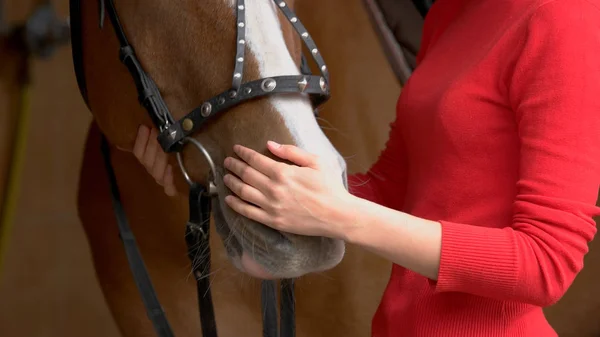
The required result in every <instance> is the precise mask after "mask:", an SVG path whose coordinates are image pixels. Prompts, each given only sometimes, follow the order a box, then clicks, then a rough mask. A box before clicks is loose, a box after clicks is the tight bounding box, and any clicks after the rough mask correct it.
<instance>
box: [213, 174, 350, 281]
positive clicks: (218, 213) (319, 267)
mask: <svg viewBox="0 0 600 337" xmlns="http://www.w3.org/2000/svg"><path fill="white" fill-rule="evenodd" d="M217 170H218V173H217V174H216V175H215V177H214V178H215V183H216V185H217V188H218V197H216V198H214V199H213V207H212V208H213V214H214V221H215V228H216V231H217V233H218V234H219V236H220V238H221V240H222V242H223V245H224V246H225V249H226V251H227V255H228V257H229V259H230V260H231V262H232V263H233V265H234V266H235V267H236V268H237V269H239V270H240V271H242V272H244V273H246V274H248V275H250V276H253V277H256V278H259V279H278V278H293V277H299V276H302V275H305V274H308V273H312V272H322V271H325V270H328V269H331V268H333V267H335V266H336V265H337V264H338V263H339V262H341V260H342V258H343V256H344V253H345V244H344V242H343V241H342V240H335V239H331V238H325V237H309V236H302V235H296V234H290V233H284V232H280V231H277V230H275V229H273V228H271V227H268V226H266V225H264V224H261V223H258V222H256V221H253V220H251V219H248V218H245V217H243V216H241V215H239V214H238V213H236V212H235V211H233V210H232V209H230V208H229V206H228V205H227V204H226V203H225V201H224V198H225V196H227V195H229V194H231V193H232V192H231V191H230V190H228V189H227V188H226V187H225V185H224V184H223V181H222V177H223V172H222V168H218V169H217Z"/></svg>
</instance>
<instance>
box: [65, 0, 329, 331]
mask: <svg viewBox="0 0 600 337" xmlns="http://www.w3.org/2000/svg"><path fill="white" fill-rule="evenodd" d="M80 1H81V0H70V11H71V36H72V47H73V62H74V66H75V74H76V77H77V82H78V85H79V90H80V92H81V94H82V96H83V98H84V100H85V102H86V104H87V105H88V108H89V103H88V98H87V89H86V84H85V78H84V73H83V69H82V68H83V64H82V63H83V60H82V57H81V52H82V51H81V37H82V36H81V15H80ZM274 3H275V5H276V6H277V7H278V8H279V9H280V10H281V12H282V13H283V14H284V15H285V17H286V18H287V19H288V21H289V22H290V23H291V24H292V26H293V27H294V29H295V30H296V32H297V33H298V34H299V35H300V37H301V40H302V41H303V42H304V44H305V45H306V46H307V47H308V49H309V50H310V54H311V56H312V58H313V60H314V61H315V63H316V64H317V66H318V68H319V71H320V73H321V76H315V75H312V73H311V71H310V68H309V67H308V64H307V60H306V58H305V57H304V55H302V66H301V74H300V75H282V76H275V77H269V78H262V79H258V80H254V81H250V82H246V83H242V80H243V78H242V77H243V73H244V71H243V70H244V60H245V50H246V48H245V47H246V16H245V11H246V7H245V2H244V0H237V5H236V13H237V20H236V26H237V38H236V46H237V47H236V55H235V60H234V62H235V67H234V72H233V75H232V85H231V88H230V89H229V90H226V91H224V92H222V93H220V94H218V95H216V96H214V97H211V98H209V99H208V100H206V101H204V102H202V104H201V105H200V106H198V107H196V108H195V109H193V110H192V111H191V112H190V113H188V114H187V115H185V116H184V117H183V118H181V119H180V120H177V121H176V120H175V119H174V118H173V115H172V114H171V112H170V111H169V109H168V107H167V105H166V103H165V102H164V100H163V98H162V97H161V94H160V91H159V90H158V88H157V86H156V84H155V83H154V81H153V80H152V78H151V77H150V76H149V75H148V74H147V73H146V72H145V71H144V69H143V68H142V66H141V64H140V62H139V60H138V58H137V56H136V54H135V50H134V48H133V46H131V45H130V44H129V42H128V40H127V37H126V36H125V32H124V30H123V27H122V26H121V23H120V21H119V17H118V15H117V10H116V8H115V6H114V2H113V0H99V14H100V28H101V29H102V28H103V25H104V21H105V13H107V14H108V17H109V19H110V22H111V23H112V27H113V30H114V32H115V34H116V36H117V38H118V40H119V44H120V48H119V58H120V60H121V62H122V63H123V64H124V65H125V66H126V67H127V69H128V70H129V73H130V75H131V77H132V79H133V81H134V83H135V86H136V89H137V92H138V100H139V103H140V104H141V105H142V106H143V107H144V108H145V109H146V110H147V112H148V114H149V115H150V118H151V119H152V122H153V123H154V125H155V126H156V128H157V129H158V130H159V132H160V133H159V136H158V141H159V143H160V145H161V147H162V149H163V151H165V152H167V153H173V152H174V153H176V156H177V161H178V163H179V167H180V169H181V171H182V174H183V176H184V178H185V179H186V181H187V182H188V183H189V185H190V193H189V212H190V214H189V221H188V223H187V225H186V231H185V239H186V243H187V246H188V256H189V258H190V260H191V261H192V268H193V272H194V275H195V277H196V281H197V291H198V294H197V296H198V302H199V309H200V321H201V327H202V336H203V337H217V329H216V321H215V316H214V308H213V303H212V296H211V292H210V285H209V283H210V282H209V276H208V275H209V273H210V245H209V230H210V228H209V224H210V212H211V203H212V199H213V198H214V197H215V196H216V194H217V192H216V186H215V184H214V182H213V180H212V178H211V174H212V175H213V176H214V174H215V173H216V171H215V165H214V162H213V160H212V158H211V156H210V154H209V152H208V151H207V150H206V149H205V148H204V146H203V145H202V144H201V143H200V142H199V141H198V140H196V139H195V138H192V137H191V136H192V135H193V134H194V133H196V132H198V131H199V130H200V129H201V127H202V126H203V125H204V124H205V123H206V122H207V121H208V120H210V119H211V118H213V117H215V116H217V115H219V114H221V113H222V112H224V111H227V110H228V109H230V108H232V107H234V106H237V105H239V104H241V103H244V102H247V101H249V100H251V99H255V98H259V97H263V96H266V95H272V94H278V93H304V94H308V95H309V97H310V99H311V101H312V103H313V107H314V108H315V114H316V111H317V110H316V108H318V107H319V106H320V105H321V104H323V103H324V102H326V101H327V100H328V99H329V97H330V90H329V72H328V70H327V67H326V65H325V62H324V60H323V57H322V56H321V55H320V53H319V51H318V49H317V47H316V45H315V43H314V41H313V40H312V38H311V36H310V35H309V33H308V32H307V31H306V28H305V27H304V25H302V23H301V22H300V20H298V18H297V17H296V15H295V14H294V12H293V11H292V10H291V9H290V8H289V7H288V6H287V4H286V2H285V1H281V0H274ZM188 143H191V144H192V145H193V146H195V147H196V148H197V149H198V150H199V151H200V152H201V153H202V154H203V155H204V157H205V159H206V160H207V162H208V164H209V167H210V172H209V177H208V179H207V182H208V183H207V186H203V185H201V184H199V183H197V182H194V181H193V180H192V178H191V177H190V175H189V174H188V172H187V170H186V169H185V166H184V163H183V159H182V156H181V151H182V149H183V147H184V146H185V145H186V144H188ZM102 153H103V156H104V162H105V166H106V170H107V174H108V178H109V181H110V187H111V198H112V203H113V208H114V211H115V216H116V218H117V225H118V227H119V234H120V236H121V240H122V241H123V245H124V248H125V252H126V254H127V259H128V262H129V265H130V269H131V271H132V274H133V276H134V280H135V282H136V285H137V287H138V290H139V292H140V295H141V297H142V300H143V302H144V305H145V307H146V312H147V314H148V317H149V319H150V320H151V321H152V323H153V325H154V328H155V330H156V332H157V335H158V336H160V337H163V336H165V337H166V336H173V332H172V329H171V327H170V325H169V322H168V321H167V319H166V316H165V313H164V311H163V309H162V306H161V305H160V303H159V301H158V298H157V295H156V292H155V291H154V288H153V286H152V282H151V280H150V277H149V275H148V272H147V270H146V268H145V266H144V262H143V259H142V257H141V254H140V252H139V250H138V247H137V244H136V241H135V237H134V235H133V232H132V231H131V229H130V228H129V224H128V221H127V217H126V215H125V211H124V209H123V207H122V204H121V200H120V195H119V189H118V186H117V182H116V177H115V174H114V171H113V168H112V165H111V162H110V153H109V145H108V142H107V140H106V139H105V138H104V137H103V139H102ZM200 254H202V259H201V260H200V261H196V259H197V257H198V256H201V255H200ZM261 295H262V301H261V302H262V315H263V336H264V337H277V336H279V337H293V336H295V314H294V306H295V303H294V302H295V298H294V280H293V279H285V280H281V307H280V317H281V325H280V331H279V333H278V331H277V327H278V323H277V294H276V291H275V283H274V282H273V281H267V280H265V281H263V282H262V289H261Z"/></svg>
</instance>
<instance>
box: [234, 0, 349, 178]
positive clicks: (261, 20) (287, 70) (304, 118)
mask: <svg viewBox="0 0 600 337" xmlns="http://www.w3.org/2000/svg"><path fill="white" fill-rule="evenodd" d="M227 1H228V2H229V3H230V5H231V6H236V1H235V0H227ZM245 11H246V45H247V46H248V48H249V51H250V53H251V54H252V56H254V58H255V59H256V61H257V62H258V65H259V73H260V77H261V78H266V77H271V76H281V75H299V74H300V72H299V71H298V67H297V66H296V64H295V63H294V60H293V59H292V56H291V55H290V53H289V50H288V48H287V45H286V43H285V40H284V37H283V32H282V27H281V23H280V21H279V18H278V12H279V9H278V8H277V7H276V4H275V1H273V0H247V1H246V2H245ZM269 100H270V102H271V104H272V105H273V107H274V109H275V110H276V111H277V112H278V113H279V114H280V115H281V116H282V117H283V120H284V121H285V125H286V127H287V128H288V129H289V130H290V133H291V135H292V137H293V138H294V140H295V141H296V144H297V145H298V146H299V147H300V148H302V149H304V150H306V151H308V152H311V153H314V154H316V155H318V156H320V157H322V158H324V159H326V160H328V161H329V162H331V163H333V164H334V165H335V166H336V169H339V170H340V177H341V174H342V172H344V173H345V170H346V164H345V161H344V159H343V158H342V156H341V155H340V154H339V153H338V152H337V150H336V149H335V148H334V147H333V145H332V144H331V142H330V141H329V139H328V138H327V137H326V136H325V134H324V133H323V131H322V130H321V128H320V127H319V125H318V124H317V122H316V120H315V117H314V115H313V111H312V106H311V104H310V102H309V100H308V99H307V98H302V97H300V96H299V95H285V96H282V95H278V94H273V95H271V96H270V97H269Z"/></svg>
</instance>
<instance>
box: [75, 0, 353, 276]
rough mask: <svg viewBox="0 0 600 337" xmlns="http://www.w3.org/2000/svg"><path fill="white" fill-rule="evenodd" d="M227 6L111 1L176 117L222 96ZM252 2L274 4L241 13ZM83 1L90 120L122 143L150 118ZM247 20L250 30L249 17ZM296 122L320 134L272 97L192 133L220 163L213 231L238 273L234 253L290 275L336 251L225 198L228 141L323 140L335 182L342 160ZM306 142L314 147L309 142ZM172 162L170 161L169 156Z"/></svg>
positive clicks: (191, 168)
mask: <svg viewBox="0 0 600 337" xmlns="http://www.w3.org/2000/svg"><path fill="white" fill-rule="evenodd" d="M233 4H234V1H231V0H219V1H211V2H208V3H203V4H202V5H199V3H198V2H197V1H191V0H189V1H182V2H180V3H178V4H177V6H173V5H172V4H171V3H169V2H164V1H144V2H141V1H128V2H126V1H120V2H118V3H117V4H116V6H117V9H118V12H119V13H120V17H121V21H122V23H123V25H124V29H125V31H126V34H127V35H128V37H129V40H130V43H131V44H132V45H133V46H134V48H135V50H136V52H137V55H138V57H139V59H140V62H141V63H142V65H143V66H144V67H145V70H146V71H147V72H148V73H149V74H150V75H151V76H152V77H153V79H154V80H155V82H156V84H157V86H158V88H159V89H160V91H161V93H162V96H163V98H164V99H165V102H166V104H167V106H168V107H169V108H170V110H171V111H172V113H173V115H174V117H175V118H176V119H180V118H181V117H183V116H184V115H185V114H186V113H187V112H189V111H190V110H191V109H192V108H194V107H196V106H198V105H199V104H200V103H201V100H202V99H208V98H209V97H211V96H214V95H215V94H217V93H220V92H223V91H225V90H227V89H228V88H229V86H230V85H231V76H232V74H233V62H234V61H235V59H234V57H235V45H236V42H235V41H236V39H235V32H236V22H235V11H234V7H233ZM250 4H251V6H256V7H260V6H270V8H271V9H272V10H273V11H277V8H276V5H275V3H274V2H272V1H269V0H261V2H254V3H253V4H252V3H251V2H249V3H248V4H247V6H246V7H247V8H246V11H249V10H250V8H249V6H250ZM290 5H293V3H291V4H290ZM82 6H83V15H82V16H83V20H82V21H83V28H82V29H83V36H84V41H83V50H84V51H83V55H84V65H85V67H84V68H85V73H86V79H87V87H88V92H89V99H90V106H91V109H92V112H93V115H94V117H95V121H96V122H97V124H98V126H99V127H100V129H101V130H102V132H103V133H104V134H106V136H107V138H108V139H109V140H110V142H111V143H112V144H114V145H116V146H118V147H121V148H125V149H130V148H131V147H132V145H133V142H134V139H135V135H136V131H137V128H138V126H139V125H140V124H142V123H145V124H147V125H150V119H149V117H148V116H147V115H146V112H145V111H144V110H143V109H142V108H141V107H140V106H139V105H138V103H137V101H136V100H135V99H134V97H135V92H134V86H133V85H132V83H131V80H130V79H129V74H128V73H127V72H126V69H125V67H124V66H123V65H121V64H120V63H119V62H118V59H117V57H116V52H117V50H118V46H117V44H116V39H115V36H114V33H113V32H112V30H111V29H110V27H105V28H104V29H103V30H100V29H99V28H98V17H99V15H98V12H97V6H95V4H93V3H91V2H85V3H83V4H82ZM268 8H269V7H267V9H268ZM256 10H257V12H258V9H256ZM261 10H263V8H261ZM261 13H262V12H261ZM275 13H278V12H275ZM277 15H278V16H277V17H278V18H279V19H280V21H282V22H281V23H282V24H281V26H283V27H286V28H284V31H283V34H284V39H285V41H286V43H287V46H288V50H289V52H288V53H287V55H288V57H290V58H291V56H290V54H293V55H294V57H293V61H295V63H296V64H299V62H300V50H301V49H300V47H301V46H300V43H299V37H298V36H297V34H295V33H294V32H293V31H292V30H291V27H289V24H288V23H287V21H285V20H282V19H283V16H282V15H281V14H280V13H278V14H277ZM157 22H160V24H156V23H157ZM106 25H107V26H108V23H106ZM247 26H248V28H250V27H249V26H250V24H249V23H247ZM255 29H256V28H255ZM269 75H272V74H269ZM276 75H285V74H276ZM264 76H265V75H264V74H261V72H260V70H259V65H258V63H257V61H256V59H255V58H254V55H253V54H252V52H251V50H248V52H247V55H246V58H245V68H244V78H245V79H246V80H254V79H259V78H262V77H264ZM288 96H289V95H288ZM288 99H291V98H289V97H288ZM293 99H296V100H302V102H304V104H306V106H308V105H307V104H308V97H300V96H299V95H298V97H295V98H293ZM306 112H308V110H306V111H304V112H302V111H298V113H299V114H300V113H306ZM307 121H308V122H307ZM302 123H310V124H311V125H309V126H308V128H312V130H315V131H317V132H318V133H319V134H316V133H315V134H305V135H300V136H298V135H296V136H294V135H293V134H292V133H291V132H290V130H289V129H288V126H287V125H286V121H284V120H283V118H282V116H281V115H280V113H279V112H278V111H277V109H276V107H275V105H274V104H273V103H272V102H271V101H270V98H263V99H258V100H254V101H251V102H247V103H244V104H241V105H239V106H237V107H235V108H232V109H230V110H229V111H227V112H225V113H223V114H221V116H218V117H216V118H214V120H213V121H212V122H210V123H208V124H207V125H206V126H204V127H203V128H202V129H201V130H200V132H199V133H197V134H196V135H194V137H196V139H198V140H199V141H200V142H201V143H202V144H204V145H205V146H206V148H207V149H208V151H209V152H210V153H211V156H212V158H213V160H214V161H215V162H216V163H217V164H218V165H217V172H215V182H216V184H217V187H218V189H219V202H218V203H217V204H216V207H215V213H216V216H218V219H222V221H218V223H217V228H218V229H220V230H219V231H218V232H219V234H221V236H222V237H223V241H224V243H225V245H226V248H227V251H228V253H229V255H230V258H231V260H232V262H233V263H234V264H235V265H236V266H238V268H240V269H243V267H244V266H242V262H241V256H242V252H243V254H247V255H248V256H251V258H252V259H253V260H255V261H256V262H257V263H258V264H259V265H260V266H261V267H262V268H263V269H264V270H265V271H266V273H267V275H268V277H273V278H276V277H297V276H301V275H303V274H306V273H310V272H316V271H323V270H327V269H330V268H331V267H333V266H335V265H337V264H338V263H339V261H340V260H341V258H342V257H343V254H344V243H343V242H342V241H341V240H333V239H329V238H321V237H306V236H299V235H293V234H289V233H280V232H278V231H275V230H273V229H271V228H269V227H266V226H264V225H262V224H259V223H256V222H254V221H251V220H249V219H247V218H244V217H241V216H240V215H239V214H237V213H234V212H233V211H232V210H231V209H229V208H228V207H227V205H226V204H225V203H224V202H223V199H224V197H225V196H226V195H227V194H230V193H231V191H229V190H228V189H227V188H226V187H224V185H223V183H222V182H221V179H222V176H223V174H224V173H223V168H222V161H223V159H224V158H225V157H226V156H229V155H233V151H232V148H233V145H234V144H243V145H245V146H248V147H251V148H253V149H256V150H258V151H261V152H263V153H266V154H268V153H267V150H266V146H265V145H266V142H267V140H269V139H271V140H275V141H278V142H282V143H288V144H297V145H300V144H303V143H306V142H309V140H308V138H316V137H322V138H321V139H322V141H321V143H320V144H319V146H318V147H319V150H320V151H321V154H322V155H324V156H325V157H329V159H330V160H331V161H332V162H334V163H336V164H337V165H336V167H337V168H338V169H339V173H340V178H341V179H344V178H345V162H344V161H343V159H342V158H341V156H340V155H339V153H337V151H335V149H334V148H333V146H332V145H331V143H330V142H329V141H328V140H327V138H326V137H325V136H324V134H323V133H322V132H321V131H320V130H319V128H318V124H317V122H316V120H315V119H303V122H302ZM305 127H306V125H305ZM313 132H314V131H313ZM310 142H311V143H313V144H315V141H314V140H310ZM183 157H184V163H185V166H186V168H187V170H188V172H190V176H191V177H192V179H194V180H195V181H198V182H202V183H206V177H207V175H208V168H207V165H206V163H205V159H204V158H203V157H202V155H201V153H200V152H199V151H197V149H194V148H193V147H189V146H188V147H187V148H186V149H185V150H184V151H183ZM171 164H173V165H174V166H175V167H177V164H176V161H175V160H174V156H172V157H171ZM176 180H177V186H178V189H179V190H180V191H186V190H187V186H186V183H185V181H184V180H183V178H182V175H181V174H179V175H177V179H176Z"/></svg>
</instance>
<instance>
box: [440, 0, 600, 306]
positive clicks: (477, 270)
mask: <svg viewBox="0 0 600 337" xmlns="http://www.w3.org/2000/svg"><path fill="white" fill-rule="evenodd" d="M526 28H527V29H526V34H525V35H524V36H523V38H524V40H523V42H524V44H523V46H522V48H523V49H522V50H521V52H520V55H519V58H518V59H517V61H516V63H515V64H514V69H513V74H512V78H510V79H509V80H508V94H509V99H510V101H511V104H512V106H513V111H515V123H516V125H517V126H518V133H519V138H520V141H521V152H520V159H519V162H520V177H519V180H518V182H517V195H516V197H515V201H514V206H513V212H514V213H513V219H512V223H511V224H510V226H507V227H506V228H503V229H496V228H485V227H480V226H472V225H473V224H460V223H452V222H447V221H440V222H441V223H442V253H441V264H440V270H439V276H438V281H437V283H436V285H435V286H436V290H437V291H458V292H466V293H471V294H476V295H480V296H486V297H491V298H496V299H501V300H514V301H521V302H526V303H530V304H535V305H539V306H548V305H551V304H553V303H555V302H556V301H557V300H559V299H560V298H561V297H562V295H563V294H564V293H565V291H566V290H567V289H568V287H569V286H570V285H571V283H572V282H573V279H574V278H575V276H576V275H577V273H578V272H579V271H580V270H581V269H582V267H583V257H584V255H585V254H586V253H587V251H588V245H587V244H588V242H589V241H591V240H592V238H593V237H594V235H595V233H596V226H595V222H594V219H593V218H592V217H593V216H596V215H598V214H600V213H599V209H598V208H597V207H596V206H595V203H596V200H597V198H598V187H599V181H600V58H599V57H598V55H600V10H599V9H598V8H597V7H595V6H594V5H593V4H592V3H591V2H589V1H586V0H569V1H561V0H557V1H553V2H550V3H547V4H545V5H543V6H541V7H540V8H538V9H537V10H536V12H535V13H534V14H533V16H532V17H531V18H530V19H529V22H528V24H527V27H526Z"/></svg>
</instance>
